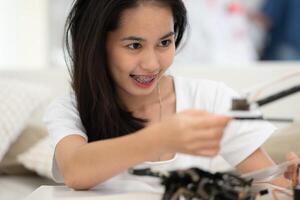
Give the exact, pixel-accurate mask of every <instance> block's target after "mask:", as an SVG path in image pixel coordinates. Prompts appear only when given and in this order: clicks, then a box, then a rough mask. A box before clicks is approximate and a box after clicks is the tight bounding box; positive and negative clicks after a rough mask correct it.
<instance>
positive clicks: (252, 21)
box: [0, 0, 300, 69]
mask: <svg viewBox="0 0 300 200" xmlns="http://www.w3.org/2000/svg"><path fill="white" fill-rule="evenodd" d="M184 1H185V4H186V6H187V9H188V13H189V22H190V28H189V34H188V36H187V40H186V44H185V46H184V47H183V48H182V49H181V51H180V52H179V53H178V56H177V57H176V62H175V65H192V66H198V65H199V66H200V65H201V67H203V66H205V64H216V65H217V66H219V67H222V66H228V65H230V66H233V65H234V66H238V67H239V66H243V67H244V66H248V65H250V66H251V63H253V62H258V61H283V60H284V61H286V60H288V61H297V60H299V59H300V41H299V40H300V37H299V32H300V23H298V22H299V20H300V14H299V12H297V9H298V8H300V0H251V1H249V0H184ZM0 2H1V4H0V5H1V6H0V8H1V9H0V24H1V27H0V29H1V30H0V69H20V68H22V69H36V68H54V67H64V66H65V62H64V57H63V50H62V49H63V48H62V47H63V30H64V23H65V19H66V16H67V14H68V11H69V10H70V6H71V4H72V2H73V1H72V0H10V1H5V0H0Z"/></svg>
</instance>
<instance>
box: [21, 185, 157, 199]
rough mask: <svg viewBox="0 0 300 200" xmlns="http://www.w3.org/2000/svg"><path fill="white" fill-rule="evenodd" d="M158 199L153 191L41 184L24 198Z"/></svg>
mask: <svg viewBox="0 0 300 200" xmlns="http://www.w3.org/2000/svg"><path fill="white" fill-rule="evenodd" d="M41 199H43V200H69V199H72V200H104V199H105V200H120V199H122V200H129V199H131V200H132V199H138V200H141V199H142V200H160V199H161V195H160V194H155V193H126V194H107V193H105V192H103V191H101V190H89V191H74V190H72V189H70V188H68V187H66V186H41V187H39V188H38V189H36V190H35V191H34V192H33V193H31V194H30V195H29V196H28V197H26V198H25V200H41Z"/></svg>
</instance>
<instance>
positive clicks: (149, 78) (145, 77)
mask: <svg viewBox="0 0 300 200" xmlns="http://www.w3.org/2000/svg"><path fill="white" fill-rule="evenodd" d="M130 77H131V78H133V79H134V80H135V81H137V82H139V83H141V84H147V83H151V82H152V81H153V80H154V79H155V78H156V77H158V74H155V75H134V74H131V75H130Z"/></svg>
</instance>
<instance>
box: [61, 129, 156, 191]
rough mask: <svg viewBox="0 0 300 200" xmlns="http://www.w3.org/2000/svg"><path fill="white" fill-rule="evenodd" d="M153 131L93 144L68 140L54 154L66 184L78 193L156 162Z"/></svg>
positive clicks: (73, 138) (71, 137) (73, 139)
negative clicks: (139, 164)
mask: <svg viewBox="0 0 300 200" xmlns="http://www.w3.org/2000/svg"><path fill="white" fill-rule="evenodd" d="M151 129H155V127H151V128H148V129H144V130H143V131H140V132H137V133H135V134H131V135H129V136H124V137H120V138H116V139H109V140H103V141H97V142H92V143H86V141H85V139H84V138H83V137H81V136H78V135H71V136H67V137H65V138H64V139H62V140H61V141H60V142H59V143H58V145H57V147H56V152H55V156H56V160H57V163H58V166H59V170H60V172H61V173H62V176H63V177H64V180H65V184H66V185H67V186H68V187H71V188H74V189H78V190H84V189H89V188H91V187H93V186H95V185H97V184H98V183H101V182H103V181H105V180H107V179H109V178H110V177H112V176H114V175H116V174H118V173H121V172H122V171H124V170H126V169H128V168H129V167H131V166H134V165H136V164H138V163H142V162H144V161H145V160H151V159H153V158H157V157H158V156H157V155H159V152H158V148H156V147H157V145H156V143H157V141H155V139H156V138H155V137H149V136H150V134H149V132H152V131H153V130H151ZM156 154H157V155H156Z"/></svg>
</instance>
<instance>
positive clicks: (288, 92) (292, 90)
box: [256, 85, 300, 107]
mask: <svg viewBox="0 0 300 200" xmlns="http://www.w3.org/2000/svg"><path fill="white" fill-rule="evenodd" d="M298 91H300V85H297V86H294V87H291V88H289V89H286V90H284V91H282V92H279V93H276V94H273V95H271V96H268V97H266V98H263V99H261V100H258V101H256V103H257V105H258V106H260V107H261V106H263V105H265V104H268V103H271V102H273V101H276V100H278V99H281V98H283V97H286V96H289V95H291V94H294V93H296V92H298Z"/></svg>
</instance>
